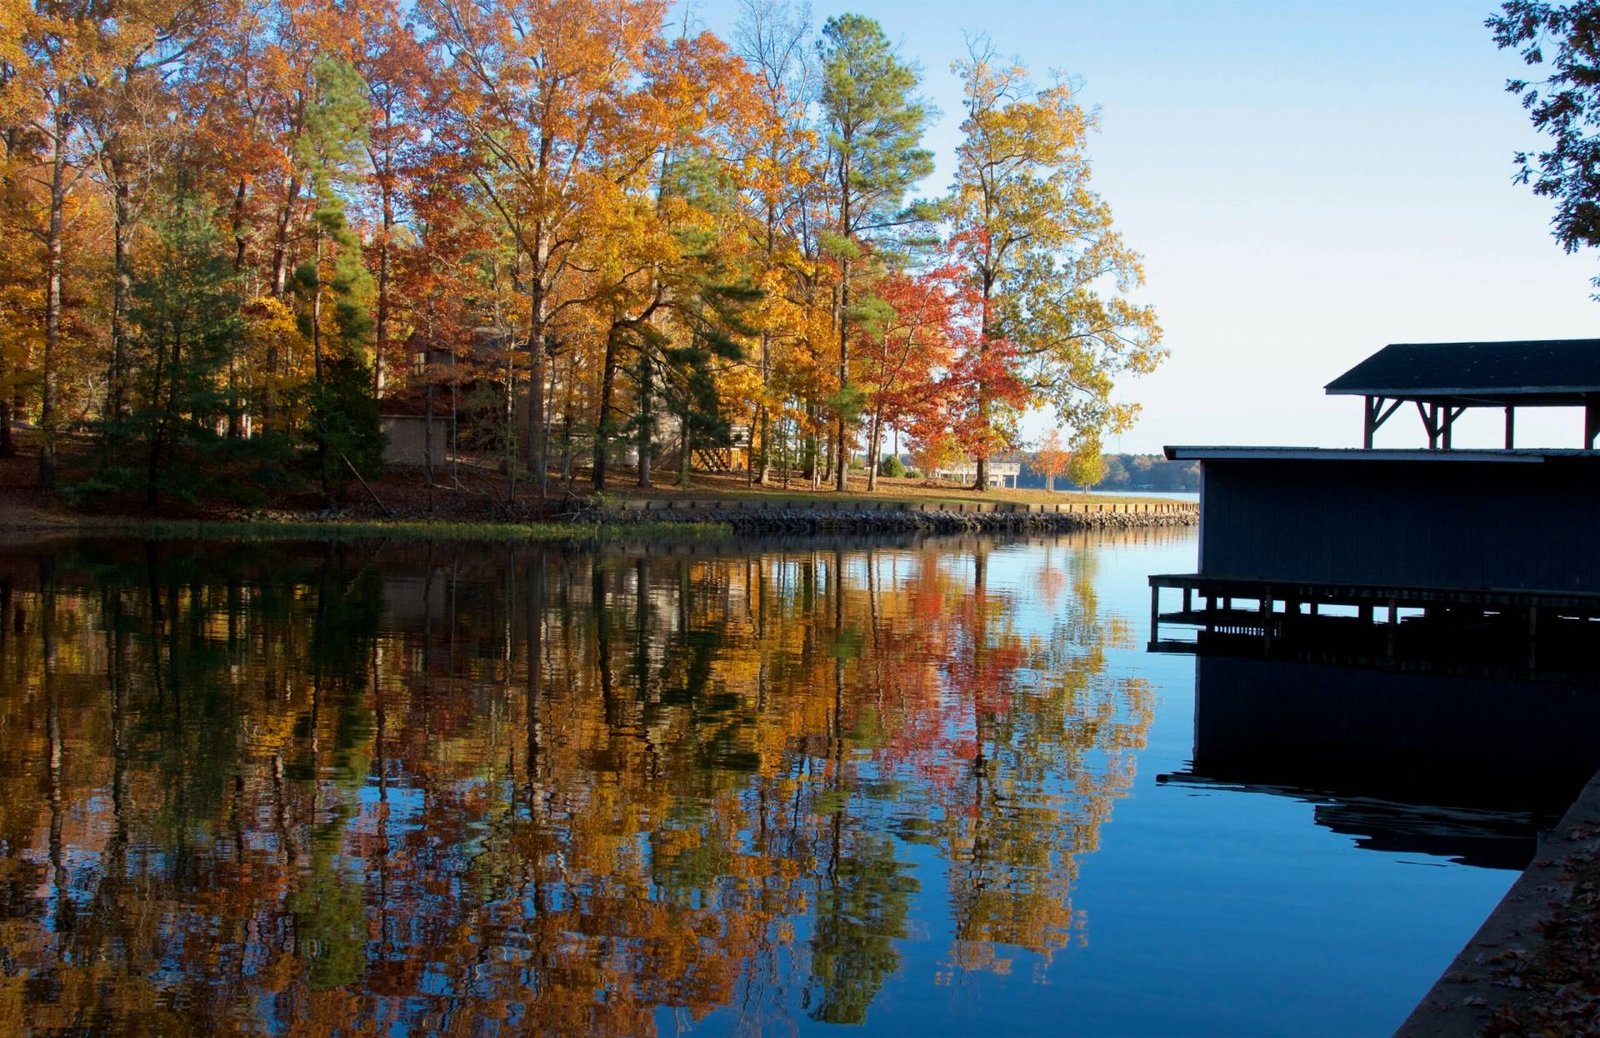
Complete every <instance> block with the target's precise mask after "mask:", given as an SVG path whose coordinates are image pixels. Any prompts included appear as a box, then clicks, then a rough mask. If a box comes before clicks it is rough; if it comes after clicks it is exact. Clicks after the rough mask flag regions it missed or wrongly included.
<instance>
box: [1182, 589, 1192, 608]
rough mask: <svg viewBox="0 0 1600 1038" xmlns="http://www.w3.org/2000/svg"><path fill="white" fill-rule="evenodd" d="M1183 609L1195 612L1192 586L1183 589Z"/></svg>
mask: <svg viewBox="0 0 1600 1038" xmlns="http://www.w3.org/2000/svg"><path fill="white" fill-rule="evenodd" d="M1183 611H1184V612H1185V613H1192V612H1194V588H1192V587H1185V588H1184V589H1183Z"/></svg>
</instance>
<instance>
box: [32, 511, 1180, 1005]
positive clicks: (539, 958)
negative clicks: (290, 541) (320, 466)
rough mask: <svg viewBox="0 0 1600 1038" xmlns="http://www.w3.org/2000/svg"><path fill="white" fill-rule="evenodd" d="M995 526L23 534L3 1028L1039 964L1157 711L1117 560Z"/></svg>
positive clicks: (739, 998) (727, 988)
mask: <svg viewBox="0 0 1600 1038" xmlns="http://www.w3.org/2000/svg"><path fill="white" fill-rule="evenodd" d="M1000 550H1001V549H998V548H997V547H995V546H994V545H991V544H989V543H985V542H965V543H961V544H957V545H951V544H948V543H946V544H944V545H934V546H919V547H912V548H871V549H859V550H857V549H836V548H833V547H826V548H820V549H810V548H806V549H802V550H766V551H759V552H754V553H750V554H738V553H732V552H728V553H722V554H718V553H716V552H713V551H707V552H704V553H700V554H697V555H696V554H683V555H669V556H649V555H645V554H641V553H632V554H630V553H628V552H622V551H619V552H615V553H610V554H584V553H582V552H575V551H553V550H546V549H530V548H527V547H525V546H519V547H517V548H516V549H514V550H513V549H511V548H504V547H502V548H483V547H470V546H459V545H443V544H439V545H431V546H411V545H408V546H396V545H392V544H390V545H379V544H361V543H357V544H346V545H326V546H323V545H312V546H296V547H284V546H275V547H260V546H256V547H249V546H242V545H231V546H230V545H219V544H211V545H198V546H197V545H175V544H162V545H154V544H151V545H144V544H135V543H131V542H105V543H84V544H78V545H74V546H72V547H70V548H67V549H61V548H36V549H31V550H28V551H25V552H14V553H12V554H9V555H6V556H4V557H3V558H0V611H3V614H4V615H3V620H4V624H3V629H0V630H3V633H0V844H3V855H0V1030H3V1031H5V1032H6V1033H26V1032H29V1031H30V1030H31V1031H37V1032H41V1033H43V1032H53V1031H58V1030H62V1031H91V1032H92V1031H117V1032H129V1031H133V1032H144V1033H168V1034H177V1033H207V1032H215V1033H218V1034H226V1033H235V1032H239V1031H272V1032H285V1033H289V1032H295V1033H300V1032H304V1033H318V1034H320V1033H330V1032H334V1031H339V1032H352V1031H355V1032H363V1033H366V1032H386V1031H388V1030H391V1029H393V1028H396V1027H404V1028H409V1029H410V1030H413V1031H417V1032H444V1033H466V1032H472V1033H477V1032H479V1031H481V1030H485V1029H488V1030H494V1029H495V1028H494V1026H493V1025H495V1024H496V1023H500V1024H502V1025H503V1026H504V1027H505V1028H506V1029H509V1030H517V1031H522V1030H527V1029H535V1030H541V1031H549V1032H557V1033H580V1032H583V1033H596V1034H637V1033H641V1032H650V1031H652V1030H653V1029H654V1027H655V1021H656V1019H657V1013H658V1010H660V1009H661V1008H663V1007H674V1008H675V1009H676V1010H677V1011H678V1012H680V1013H683V1014H685V1015H686V1016H687V1017H689V1018H691V1019H699V1018H700V1017H702V1016H704V1015H705V1014H707V1013H710V1012H713V1011H715V1010H719V1009H721V1010H725V1011H726V1012H728V1013H732V1014H736V1015H740V1016H742V1017H743V1018H744V1020H745V1022H746V1023H748V1024H749V1025H750V1026H751V1027H756V1026H758V1025H759V1024H760V1023H761V1022H763V1021H768V1022H771V1021H779V1022H781V1021H782V1020H783V1019H785V1018H788V1019H790V1020H791V1021H792V1020H794V1019H797V1018H798V1016H799V1015H800V1014H806V1015H809V1016H810V1017H812V1018H814V1019H816V1020H819V1021H826V1022H835V1023H857V1022H862V1021H864V1020H866V1019H867V1018H868V1016H869V1014H870V1012H871V1009H872V1005H873V1002H874V1000H875V998H876V997H877V996H878V994H879V992H880V990H881V988H882V987H883V985H884V983H885V982H886V981H887V980H888V979H889V978H890V977H891V976H894V975H895V974H896V973H897V972H898V971H899V970H900V969H901V958H900V955H901V949H902V948H903V947H904V942H905V941H907V940H909V939H913V938H912V936H911V935H913V934H921V935H924V938H925V936H926V935H927V934H928V933H930V932H932V933H944V932H949V933H950V934H953V944H952V945H951V947H950V948H949V949H948V952H947V953H946V954H945V955H944V956H943V958H944V961H945V967H944V970H943V972H942V973H941V974H940V975H938V976H931V977H911V978H908V983H910V984H912V985H913V986H914V985H927V984H933V983H939V982H948V981H950V980H951V979H952V978H953V977H954V976H955V975H957V974H958V973H959V972H960V971H965V970H973V969H991V970H1002V971H1003V970H1008V969H1010V968H1011V966H1012V964H1013V962H1014V961H1016V960H1017V959H1018V957H1019V956H1023V955H1025V953H1030V954H1027V955H1026V956H1025V957H1027V958H1028V959H1029V961H1032V962H1033V963H1035V964H1036V965H1041V964H1043V963H1045V962H1047V961H1048V959H1049V957H1050V955H1051V953H1052V952H1054V951H1056V950H1058V949H1061V948H1062V947H1064V946H1066V945H1067V944H1068V943H1069V942H1070V941H1071V940H1073V939H1074V936H1075V934H1078V933H1079V932H1080V929H1081V922H1082V921H1081V920H1080V919H1077V918H1075V916H1074V913H1073V910H1072V906H1071V892H1072V887H1073V884H1074V881H1075V878H1076V869H1077V861H1078V858H1079V857H1080V856H1081V855H1082V854H1083V853H1085V852H1089V851H1093V850H1094V849H1095V847H1096V843H1097V839H1098V831H1099V828H1100V825H1101V824H1102V823H1103V822H1104V821H1105V820H1106V819H1107V818H1108V817H1109V814H1110V811H1111V807H1112V803H1113V801H1114V800H1115V799H1116V798H1117V796H1118V795H1119V794H1120V793H1121V792H1122V791H1124V790H1126V789H1127V788H1128V787H1129V785H1130V783H1131V781H1132V777H1133V776H1132V755H1131V753H1130V752H1129V751H1130V750H1132V749H1136V748H1138V747H1140V746H1141V745H1142V744H1143V739H1144V733H1145V730H1146V727H1147V726H1148V724H1149V720H1150V707H1151V704H1150V699H1151V697H1150V693H1149V690H1148V689H1147V688H1146V687H1145V686H1144V685H1143V684H1142V683H1141V682H1140V681H1139V680H1138V679H1133V678H1117V679H1112V678H1110V677H1108V676H1107V675H1106V673H1105V669H1106V657H1105V653H1106V650H1107V649H1108V648H1111V647H1114V646H1117V645H1127V644H1128V643H1129V642H1130V640H1131V639H1130V634H1129V631H1128V629H1127V627H1126V625H1125V624H1124V623H1122V622H1121V621H1119V620H1118V619H1116V618H1114V617H1107V616H1104V615H1102V614H1101V610H1100V609H1099V606H1098V604H1097V602H1096V599H1095V588H1094V583H1095V573H1094V570H1093V560H1094V558H1095V556H1094V554H1093V552H1092V551H1089V550H1086V549H1085V547H1084V545H1082V544H1081V543H1079V544H1075V543H1074V542H1072V541H1068V540H1063V541H1060V542H1056V543H1054V544H1051V545H1046V546H1042V547H1041V546H1035V547H1034V548H1032V549H1030V552H1031V553H1030V554H1029V555H1028V556H1027V557H1028V559H1029V560H1030V564H1032V565H1034V566H1035V567H1036V572H1035V574H1034V576H1035V579H1036V585H1035V586H1031V587H1029V586H1024V587H1022V588H1017V587H1010V586H1008V587H1003V588H996V587H991V580H990V577H989V573H990V570H991V568H992V566H993V563H994V560H995V557H996V553H997V552H998V551H1000ZM917 845H922V846H924V847H926V848H927V849H928V850H929V851H931V852H932V853H934V854H935V855H936V857H937V859H938V861H940V862H941V863H942V868H943V869H944V870H945V872H946V875H944V876H943V877H937V879H936V881H934V878H933V877H930V876H928V875H927V874H926V872H924V873H922V874H921V875H919V870H918V868H917V867H915V866H914V865H913V864H912V858H913V857H914V856H916V855H913V854H912V853H910V852H911V851H912V850H913V849H914V848H916V847H917ZM918 853H919V854H921V856H922V860H924V861H926V860H927V856H926V854H922V852H918ZM935 891H938V893H936V892H935ZM945 891H947V892H948V893H947V896H945V895H944V893H943V892H945Z"/></svg>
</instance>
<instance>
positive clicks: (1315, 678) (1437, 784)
mask: <svg viewBox="0 0 1600 1038" xmlns="http://www.w3.org/2000/svg"><path fill="white" fill-rule="evenodd" d="M1596 732H1600V688H1597V687H1595V686H1593V685H1591V684H1587V683H1551V682H1532V681H1512V680H1505V679H1500V678H1486V677H1473V676H1461V675H1458V674H1450V673H1440V672H1437V671H1434V672H1407V671H1402V670H1384V669H1373V668H1366V667H1359V666H1350V665H1341V664H1333V663H1311V662H1297V661H1287V660H1281V659H1269V658H1250V657H1247V656H1239V655H1227V654H1220V653H1217V652H1215V651H1214V650H1213V651H1206V650H1201V653H1200V654H1199V655H1197V656H1196V660H1195V735H1194V757H1193V761H1192V762H1191V765H1190V768H1189V770H1188V771H1186V772H1180V773H1177V774H1172V775H1163V776H1159V777H1158V781H1159V782H1164V783H1181V784H1185V785H1208V786H1209V785H1217V784H1221V785H1225V786H1228V787H1231V788H1236V789H1248V790H1256V791H1260V792H1264V793H1271V794H1277V795H1284V796H1292V797H1297V798H1300V799H1303V800H1306V801H1308V802H1310V803H1312V804H1314V805H1315V819H1316V822H1317V824H1319V825H1323V826H1326V827H1327V828H1329V829H1331V830H1332V831H1334V832H1337V833H1342V834H1347V835H1350V836H1353V837H1356V840H1355V842H1356V844H1357V845H1358V846H1361V847H1367V848H1371V849H1374V850H1381V851H1387V852H1400V853H1419V854H1427V855H1434V856H1440V857H1446V858H1450V859H1452V860H1455V861H1459V862H1462V863H1465V864H1470V865H1478V866H1483V867H1489V868H1509V869H1520V868H1523V867H1524V866H1526V865H1527V863H1528V861H1530V860H1531V859H1532V856H1533V854H1534V852H1535V850H1536V849H1537V845H1538V839H1539V835H1540V833H1541V832H1543V831H1546V830H1548V829H1549V828H1550V827H1551V826H1553V825H1554V824H1555V822H1556V821H1557V820H1558V819H1559V817H1560V815H1561V813H1562V812H1563V811H1564V810H1565V809H1566V807H1567V805H1568V804H1569V803H1571V801H1572V799H1573V797H1574V796H1576V795H1577V792H1578V791H1579V790H1580V789H1581V788H1582V786H1583V784H1584V783H1585V782H1586V781H1587V780H1588V779H1589V777H1590V776H1591V775H1593V774H1594V772H1595V771H1596V770H1597V769H1600V740H1597V739H1595V737H1594V736H1595V733H1596Z"/></svg>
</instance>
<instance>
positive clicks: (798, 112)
mask: <svg viewBox="0 0 1600 1038" xmlns="http://www.w3.org/2000/svg"><path fill="white" fill-rule="evenodd" d="M808 14H809V11H807V10H796V9H795V8H794V7H793V5H792V4H790V3H789V0H741V5H740V17H739V21H738V24H737V25H736V26H735V27H734V37H733V39H734V43H735V45H736V46H737V48H738V51H739V54H740V55H741V56H742V57H743V58H744V60H745V62H746V63H747V64H748V65H749V66H750V68H751V69H752V70H753V71H754V72H755V75H756V91H757V95H756V96H757V98H758V99H759V101H760V103H761V116H762V117H761V118H759V119H758V120H757V121H756V122H755V123H754V128H755V132H756V134H757V139H756V141H755V142H754V144H753V147H752V148H751V149H750V151H751V152H752V154H753V155H754V156H755V157H756V161H757V163H758V165H757V171H756V174H755V176H754V177H752V178H751V184H750V187H749V194H750V196H751V206H750V207H751V210H752V214H753V217H754V218H753V219H752V220H751V227H752V234H753V236H754V238H755V240H756V246H757V249H756V253H757V257H758V258H757V259H756V261H755V262H753V263H752V267H753V269H754V280H755V282H756V283H757V284H758V285H759V286H760V288H761V289H762V292H763V301H762V305H761V307H760V312H759V313H758V314H755V315H752V320H753V321H754V322H755V323H756V324H757V326H758V327H759V331H758V333H757V346H756V351H755V352H756V362H757V364H758V365H759V372H760V376H761V393H760V396H759V398H758V399H757V400H756V402H755V408H754V410H755V414H754V423H753V425H752V427H751V453H752V458H751V466H750V480H751V482H753V483H762V484H765V483H766V482H767V481H768V479H769V477H770V474H771V470H772V463H773V438H774V436H773V434H774V429H773V413H774V411H775V410H777V411H778V413H779V414H780V415H781V413H782V412H781V407H782V405H781V401H780V400H779V399H777V397H779V395H780V394H778V393H776V392H775V391H774V390H775V388H776V387H775V386H774V383H773V379H774V375H775V374H776V372H777V370H778V365H779V356H778V354H779V353H780V352H786V351H787V350H788V349H792V348H793V346H794V345H795V344H796V343H797V342H798V340H800V339H802V338H803V337H804V335H805V324H806V322H805V305H804V304H805V301H804V298H803V297H804V296H805V295H806V294H807V291H806V290H807V289H808V288H810V287H812V286H813V285H814V283H815V280H816V278H815V273H816V269H817V264H816V263H815V262H814V257H809V256H808V255H807V254H806V248H807V245H808V244H809V242H810V240H811V236H810V235H808V234H807V233H806V231H807V224H808V216H809V212H808V208H807V207H808V205H809V204H810V202H811V200H812V195H813V192H814V190H815V186H816V181H815V178H814V176H813V171H814V169H815V167H816V165H817V156H816V154H815V153H816V146H817V137H816V134H815V133H814V132H813V131H812V130H811V128H810V127H809V125H808V117H807V108H808V106H809V105H810V104H811V103H812V101H813V100H814V99H815V97H816V93H817V86H818V84H817V72H816V63H815V61H814V60H813V57H814V55H813V52H812V48H811V47H810V46H808V42H809V37H810V33H811V26H810V25H809V24H808V17H807V16H808ZM812 294H814V293H812ZM797 296H798V297H801V298H800V299H798V300H797V299H796V297H797Z"/></svg>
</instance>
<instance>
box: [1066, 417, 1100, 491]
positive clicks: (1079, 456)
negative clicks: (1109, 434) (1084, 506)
mask: <svg viewBox="0 0 1600 1038" xmlns="http://www.w3.org/2000/svg"><path fill="white" fill-rule="evenodd" d="M1067 478H1068V479H1070V480H1072V482H1073V483H1075V484H1077V485H1078V486H1079V487H1081V488H1082V489H1084V490H1093V489H1094V487H1095V485H1096V484H1098V483H1100V482H1101V481H1103V480H1104V479H1105V478H1106V458H1105V455H1104V454H1103V453H1101V450H1100V436H1099V433H1098V432H1097V431H1096V430H1094V429H1086V430H1084V431H1082V432H1079V433H1077V434H1076V435H1074V436H1073V438H1072V456H1071V458H1070V459H1069V460H1068V462H1067Z"/></svg>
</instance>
